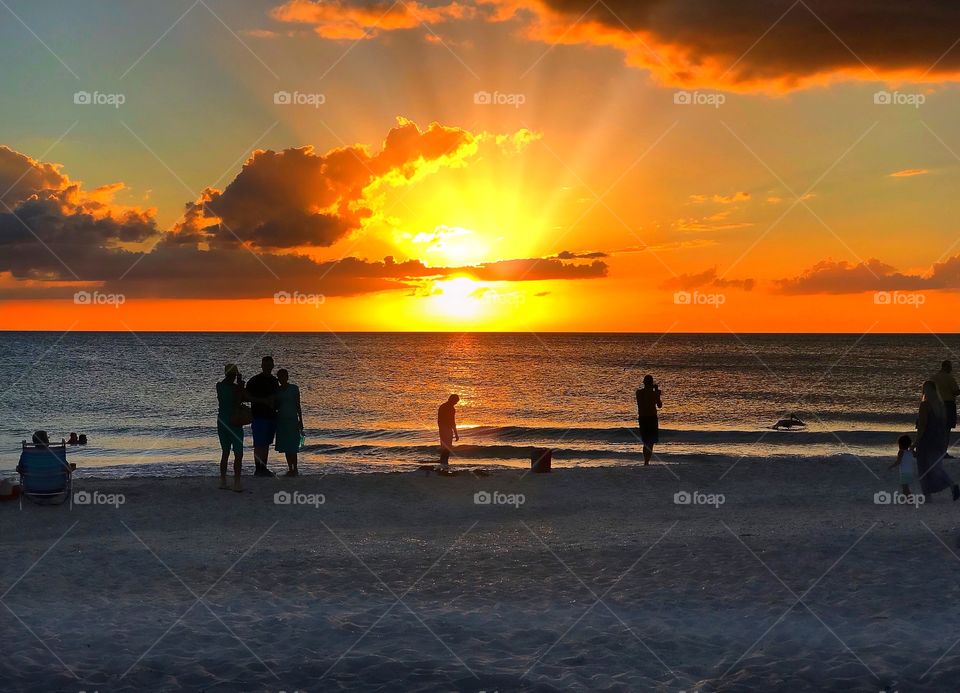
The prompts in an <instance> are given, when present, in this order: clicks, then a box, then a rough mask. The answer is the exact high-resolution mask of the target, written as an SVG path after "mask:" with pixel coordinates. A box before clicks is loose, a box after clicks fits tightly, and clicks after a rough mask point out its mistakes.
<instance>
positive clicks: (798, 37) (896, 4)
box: [271, 0, 960, 90]
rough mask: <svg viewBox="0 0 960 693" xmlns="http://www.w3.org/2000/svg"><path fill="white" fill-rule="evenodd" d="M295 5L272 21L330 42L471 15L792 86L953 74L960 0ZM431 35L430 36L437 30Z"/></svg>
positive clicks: (641, 59)
mask: <svg viewBox="0 0 960 693" xmlns="http://www.w3.org/2000/svg"><path fill="white" fill-rule="evenodd" d="M413 8H415V10H416V11H415V12H413V11H411V8H410V6H408V5H407V4H403V6H397V5H394V6H393V7H390V3H389V2H380V1H379V0H377V1H375V2H368V1H367V0H362V1H361V0H357V1H353V2H351V1H349V0H337V1H336V2H310V1H309V0H288V2H286V3H283V4H281V5H279V6H278V7H276V8H275V9H274V10H273V11H272V13H271V16H272V17H273V18H274V19H276V20H279V21H281V22H287V23H293V24H300V25H305V26H311V27H312V28H313V30H314V31H315V32H316V33H317V34H318V35H319V36H322V37H324V38H331V39H345V38H346V39H351V40H353V39H360V38H367V39H369V38H373V37H374V36H377V35H379V34H381V33H384V32H389V31H395V30H410V29H417V30H421V31H424V32H427V29H425V28H423V27H424V26H426V25H438V24H441V23H446V22H451V21H456V20H462V19H471V18H473V17H476V16H480V17H483V18H484V19H486V20H487V21H492V22H501V21H505V20H508V19H513V20H514V21H516V22H519V23H520V24H521V25H522V34H523V35H524V36H526V37H527V38H528V39H530V40H536V41H542V42H545V43H549V44H586V45H597V46H609V47H612V48H614V49H617V50H620V51H621V52H622V53H623V54H624V55H625V58H626V62H627V63H628V64H630V65H632V66H636V67H642V68H645V69H649V70H650V71H651V72H653V73H654V74H655V75H656V76H657V77H658V78H659V79H660V80H661V81H663V82H666V83H669V84H678V85H679V84H682V85H686V86H690V87H697V86H705V87H716V88H721V89H744V90H746V89H754V88H758V89H764V90H783V89H791V88H795V87H798V86H803V85H806V84H817V83H824V82H828V81H830V80H832V79H836V78H859V79H878V78H879V79H890V80H892V81H909V80H910V79H911V78H912V79H917V80H920V81H924V80H926V81H934V80H938V79H941V78H942V77H944V76H949V77H951V78H956V77H957V76H958V72H960V51H956V50H951V49H952V48H954V41H955V40H956V38H957V27H958V26H960V3H957V2H955V0H913V1H912V2H904V1H898V0H872V1H871V0H806V1H805V2H795V1H794V0H739V1H738V2H731V1H730V0H607V1H606V2H592V1H591V0H473V2H465V3H456V2H453V3H451V4H449V5H443V4H439V5H433V6H425V5H420V4H417V3H414V4H413ZM428 35H429V34H428Z"/></svg>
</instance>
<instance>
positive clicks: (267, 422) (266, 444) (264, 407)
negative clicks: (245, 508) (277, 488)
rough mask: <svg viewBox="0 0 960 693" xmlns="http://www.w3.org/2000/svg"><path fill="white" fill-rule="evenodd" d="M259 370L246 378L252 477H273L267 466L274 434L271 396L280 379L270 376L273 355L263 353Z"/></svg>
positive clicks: (274, 425) (275, 419)
mask: <svg viewBox="0 0 960 693" xmlns="http://www.w3.org/2000/svg"><path fill="white" fill-rule="evenodd" d="M260 370H261V372H260V373H257V374H256V375H255V376H253V377H252V378H250V380H248V381H247V396H248V397H249V398H250V409H251V413H252V414H253V423H252V424H251V432H252V433H253V459H254V464H255V465H256V468H255V469H254V471H253V475H254V476H276V475H275V474H274V473H273V472H271V471H270V469H269V468H268V467H267V456H268V455H269V454H270V446H271V445H273V439H274V437H275V436H276V434H277V409H276V404H275V402H274V395H275V394H276V392H277V390H279V389H280V381H279V380H277V379H276V377H275V376H274V375H273V357H272V356H264V357H263V360H262V361H261V362H260Z"/></svg>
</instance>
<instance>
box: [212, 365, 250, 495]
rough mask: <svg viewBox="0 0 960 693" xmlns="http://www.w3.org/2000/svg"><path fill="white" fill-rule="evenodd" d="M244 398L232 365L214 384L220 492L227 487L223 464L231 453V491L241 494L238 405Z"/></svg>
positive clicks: (239, 378) (241, 452)
mask: <svg viewBox="0 0 960 693" xmlns="http://www.w3.org/2000/svg"><path fill="white" fill-rule="evenodd" d="M245 398H246V396H245V393H244V388H243V376H242V375H240V370H239V369H238V368H237V366H236V364H233V363H228V364H227V365H225V366H224V367H223V380H221V381H220V382H218V383H217V437H218V438H219V439H220V488H222V489H228V488H230V487H229V486H227V462H228V461H229V459H230V451H231V450H233V490H234V491H236V492H237V493H240V492H242V491H243V488H242V487H241V485H240V474H241V471H242V469H243V423H244V422H243V419H242V418H240V417H241V416H242V414H241V412H240V411H239V410H240V405H241V404H242V403H243V400H244V399H245Z"/></svg>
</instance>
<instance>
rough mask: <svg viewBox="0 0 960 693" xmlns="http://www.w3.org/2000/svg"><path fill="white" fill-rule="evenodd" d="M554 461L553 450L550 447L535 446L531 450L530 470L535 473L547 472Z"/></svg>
mask: <svg viewBox="0 0 960 693" xmlns="http://www.w3.org/2000/svg"><path fill="white" fill-rule="evenodd" d="M552 463H553V450H550V449H548V448H533V449H532V450H531V451H530V471H532V472H533V473H534V474H547V473H549V472H550V466H551V464H552Z"/></svg>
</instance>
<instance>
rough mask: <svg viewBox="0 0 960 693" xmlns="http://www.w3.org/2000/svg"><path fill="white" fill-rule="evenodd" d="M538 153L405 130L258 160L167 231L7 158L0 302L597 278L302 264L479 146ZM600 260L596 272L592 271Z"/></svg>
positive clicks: (1, 163)
mask: <svg viewBox="0 0 960 693" xmlns="http://www.w3.org/2000/svg"><path fill="white" fill-rule="evenodd" d="M534 139H535V137H534V136H532V135H531V134H530V133H526V131H523V132H520V133H515V134H514V135H512V136H508V137H505V138H504V137H502V136H498V135H489V134H487V133H477V134H475V133H470V132H467V131H466V130H463V129H460V128H452V127H447V126H443V125H439V124H437V123H434V124H431V125H430V126H429V127H428V128H427V129H425V130H421V129H420V128H419V127H417V125H416V124H415V123H413V122H411V121H408V120H405V119H402V118H401V119H398V123H397V125H396V127H394V128H392V129H391V130H390V131H389V133H388V134H387V136H386V138H385V139H384V142H383V143H382V146H381V147H380V149H379V150H378V151H377V152H376V153H371V152H370V150H369V148H367V147H365V146H362V145H352V146H349V147H340V148H336V149H332V150H330V151H328V152H326V153H317V152H316V151H315V150H314V149H313V148H312V147H301V148H295V149H286V150H283V151H281V152H275V151H269V150H258V151H256V152H254V153H253V155H252V156H251V157H250V158H249V159H248V160H247V162H246V163H245V164H244V165H243V168H242V169H241V171H240V172H239V173H238V174H237V176H236V177H235V178H234V179H233V180H232V181H231V182H230V183H229V184H228V185H227V186H226V187H225V188H224V189H223V190H218V189H214V188H208V189H207V190H205V191H204V192H203V194H202V196H201V198H200V199H199V200H196V201H192V202H189V203H187V205H186V207H185V214H184V217H183V219H182V221H181V222H180V223H178V224H177V225H176V226H175V227H174V228H173V229H169V230H161V229H160V228H158V226H157V223H156V218H155V214H156V213H155V210H153V209H140V208H137V207H127V206H123V205H120V204H118V203H117V202H115V199H114V198H115V195H116V193H117V192H119V191H121V190H122V189H123V185H122V184H113V185H108V186H103V187H100V188H96V189H93V190H85V189H84V188H83V185H82V183H80V182H78V181H73V180H71V179H70V178H69V177H68V176H66V175H65V174H64V173H62V172H61V167H60V166H59V165H57V164H51V163H45V162H41V161H37V160H35V159H32V158H30V157H28V156H26V155H24V154H21V153H19V152H16V151H14V150H12V149H9V148H7V147H2V146H0V191H6V192H4V193H3V195H2V197H0V278H2V279H4V281H3V286H4V288H3V289H2V290H0V295H5V296H17V297H21V298H22V297H59V296H67V295H70V294H71V293H72V292H73V291H74V290H76V287H77V286H78V285H93V286H101V287H104V289H105V290H108V291H114V292H118V293H124V294H127V295H130V296H137V297H151V298H262V297H267V296H271V295H272V294H273V293H275V292H277V291H294V290H297V291H302V292H311V293H322V294H325V295H328V296H353V295H358V294H364V293H371V292H379V291H395V290H400V289H409V288H412V287H417V286H419V285H420V283H422V282H424V281H427V280H431V279H442V278H445V277H452V276H469V277H473V278H476V279H479V280H485V281H505V282H519V281H543V280H582V279H596V278H602V277H604V276H606V274H607V265H606V264H605V263H603V262H601V261H599V260H597V259H594V257H595V256H592V255H588V256H584V257H580V256H575V255H571V256H569V257H563V258H561V257H549V258H521V259H506V260H501V261H497V262H489V263H484V264H479V265H470V266H450V267H428V266H427V265H425V264H424V263H422V262H421V261H419V260H403V261H397V260H395V259H394V258H393V257H387V258H384V259H383V260H369V259H363V258H357V257H345V258H342V259H339V260H335V261H334V260H331V261H317V260H315V259H313V258H311V257H308V256H307V255H305V254H302V253H303V251H305V250H309V249H311V248H317V247H329V246H331V245H333V244H334V243H336V242H337V241H339V240H342V239H344V238H346V237H347V236H349V235H350V234H352V233H355V232H358V231H361V230H362V228H363V223H364V220H366V219H368V218H369V217H371V215H373V214H374V213H375V210H374V207H375V205H374V204H373V203H372V202H371V201H370V199H369V198H370V196H371V195H375V194H376V192H377V191H378V190H380V189H381V188H382V187H383V186H399V185H406V184H408V183H410V182H411V181H414V180H417V179H418V178H420V177H422V176H426V175H430V174H431V173H434V172H436V171H438V170H440V169H442V168H451V167H458V166H463V165H466V164H467V162H468V161H469V159H470V158H471V157H472V156H473V155H474V154H475V153H476V152H477V151H478V146H479V144H480V143H481V142H489V143H491V145H492V146H495V147H500V146H505V147H507V148H508V149H509V150H510V151H515V150H516V148H517V147H518V146H522V144H521V143H529V142H531V141H533V140H534ZM587 259H592V260H593V261H592V262H587V261H586V260H587Z"/></svg>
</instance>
